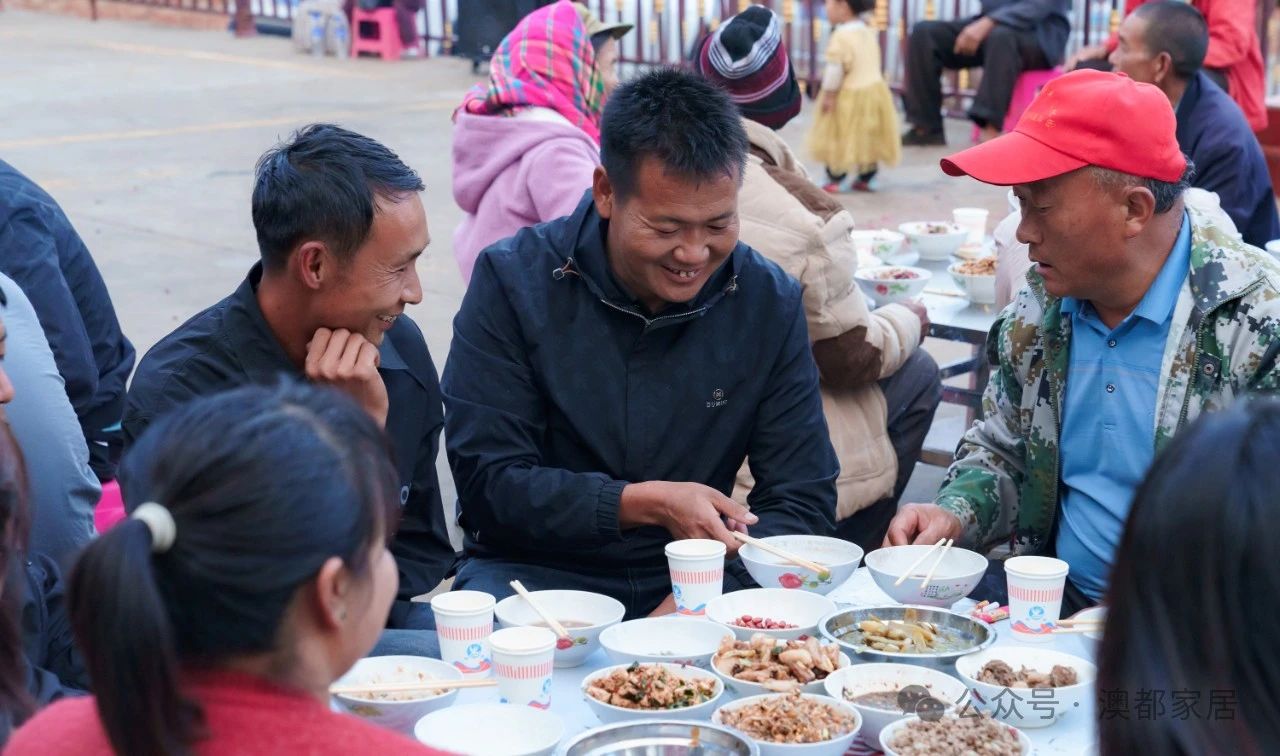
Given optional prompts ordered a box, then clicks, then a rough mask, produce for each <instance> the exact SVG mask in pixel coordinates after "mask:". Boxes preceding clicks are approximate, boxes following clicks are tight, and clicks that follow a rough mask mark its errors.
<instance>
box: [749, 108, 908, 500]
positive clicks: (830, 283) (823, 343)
mask: <svg viewBox="0 0 1280 756" xmlns="http://www.w3.org/2000/svg"><path fill="white" fill-rule="evenodd" d="M743 123H744V124H745V125H746V129H747V137H748V138H749V139H750V141H751V156H750V157H749V158H748V160H747V169H746V174H745V176H744V178H743V182H742V191H741V193H740V194H739V196H738V212H739V215H740V217H741V220H742V232H741V238H742V241H743V242H745V243H746V244H748V245H750V246H751V247H753V248H754V249H756V250H757V251H759V252H760V253H761V254H763V255H765V256H766V257H768V258H769V259H770V260H773V261H774V262H775V263H777V264H778V265H780V266H782V268H783V270H785V271H787V273H790V274H791V275H792V276H794V277H795V278H796V279H797V280H799V281H800V283H801V284H802V285H803V286H804V305H805V315H806V317H807V318H808V321H809V340H810V341H811V342H812V343H813V356H814V359H815V360H816V361H817V363H818V371H819V373H820V374H821V376H822V403H823V409H824V410H825V411H826V416H827V426H828V428H829V430H830V432H831V443H832V445H833V446H834V447H835V450H836V455H837V456H838V457H839V459H840V477H839V478H838V479H837V480H836V491H837V494H838V496H839V499H838V503H837V505H836V516H837V518H838V519H841V520H843V519H845V518H846V517H848V516H850V515H852V514H853V513H855V512H857V511H858V510H860V509H862V508H864V507H866V506H868V505H870V504H873V503H875V502H876V501H878V500H880V499H881V498H883V497H885V496H887V495H889V494H890V493H891V492H892V491H893V484H894V480H895V479H896V477H897V474H898V460H897V457H896V456H894V453H893V447H892V446H891V445H890V443H889V434H888V431H887V429H886V427H885V424H886V419H885V418H886V407H885V401H884V394H883V393H882V392H881V391H880V387H879V386H878V385H877V384H876V381H877V380H879V379H881V378H885V377H887V376H890V375H892V374H893V373H894V372H895V371H896V370H897V369H898V368H899V367H901V366H902V364H903V362H905V361H906V359H907V357H909V356H910V355H911V352H912V351H913V350H915V348H916V347H917V346H918V345H919V341H920V319H919V318H917V317H916V315H915V313H913V312H911V310H909V309H907V308H905V307H902V306H901V305H889V306H888V307H881V308H880V309H878V310H876V311H874V312H871V311H869V310H868V309H867V302H866V299H864V298H863V296H862V292H861V291H860V290H859V289H858V284H857V282H856V281H854V280H853V271H854V268H855V267H856V266H857V254H856V253H855V251H854V248H853V240H852V239H851V238H850V236H849V232H850V231H851V230H852V229H853V217H852V216H851V215H849V212H848V211H847V210H845V209H844V206H843V205H841V204H840V203H839V202H838V201H836V200H835V199H834V198H832V197H831V196H830V195H828V194H827V193H826V192H824V191H822V190H821V189H820V188H818V187H817V186H816V185H814V184H813V182H811V181H809V178H808V175H807V174H806V173H805V170H804V167H803V166H802V165H801V164H800V163H799V162H798V161H797V160H796V158H795V156H794V155H793V154H792V153H791V150H790V149H789V148H788V147H787V145H786V143H785V142H783V140H782V138H781V137H779V136H778V135H777V134H776V133H775V132H774V131H773V130H772V129H769V128H766V127H764V126H761V125H760V124H758V123H755V122H754V121H750V120H745V121H744V122H743ZM748 462H749V460H748ZM752 483H753V481H752V479H751V474H750V472H749V470H748V466H747V465H743V467H742V470H740V471H739V472H738V484H737V486H736V487H735V489H734V498H735V499H737V500H738V501H740V502H743V503H745V502H746V495H747V492H749V491H750V490H751V486H752Z"/></svg>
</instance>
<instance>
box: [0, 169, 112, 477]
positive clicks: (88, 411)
mask: <svg viewBox="0 0 1280 756" xmlns="http://www.w3.org/2000/svg"><path fill="white" fill-rule="evenodd" d="M0 273H4V274H5V275H7V276H8V277H9V278H12V279H13V280H14V281H15V282H17V284H18V286H19V287H21V288H22V290H23V292H24V293H25V294H26V296H27V298H28V299H30V300H31V304H32V305H33V306H34V307H35V311H36V314H37V315H38V316H39V317H40V324H41V325H42V326H43V328H44V332H45V337H46V338H47V339H48V343H49V347H50V348H51V349H52V350H53V357H54V359H55V360H56V361H57V365H58V372H59V374H61V375H62V379H63V381H65V382H66V388H65V391H66V394H67V397H68V398H69V399H70V400H71V407H72V409H74V410H75V413H76V418H77V419H78V421H79V423H80V428H81V432H82V434H83V435H84V439H85V443H86V445H87V446H88V449H89V464H90V467H91V468H92V469H93V472H94V474H95V475H97V477H98V480H99V481H104V482H105V481H108V480H112V479H114V478H115V469H116V462H117V461H118V460H119V459H120V451H121V449H122V448H123V439H122V437H121V435H120V418H121V415H122V414H123V412H124V396H125V383H126V381H128V380H129V373H131V372H133V363H134V357H135V355H134V351H133V345H132V344H130V343H129V340H128V339H127V338H125V335H124V334H123V333H122V332H121V331H120V322H119V321H118V320H117V319H116V311H115V308H114V307H113V306H112V304H111V295H110V294H109V293H108V292H107V286H106V284H105V283H103V281H102V275H101V274H100V273H98V267H97V266H96V265H95V264H94V262H93V257H92V256H90V254H89V249H88V248H87V247H86V246H85V244H84V241H83V240H82V239H81V238H80V235H79V234H77V233H76V230H75V228H74V227H73V226H72V225H71V221H70V220H69V219H68V218H67V216H66V213H64V212H63V211H62V208H61V207H59V206H58V203H57V202H56V201H54V199H53V197H50V196H49V194H48V193H47V192H45V191H44V190H43V189H41V188H40V187H39V186H37V185H36V183H35V182H34V181H32V180H31V179H29V178H27V177H26V176H24V175H23V174H22V173H21V172H19V171H18V169H16V168H14V167H13V166H11V165H9V164H8V163H6V162H4V161H2V160H0Z"/></svg>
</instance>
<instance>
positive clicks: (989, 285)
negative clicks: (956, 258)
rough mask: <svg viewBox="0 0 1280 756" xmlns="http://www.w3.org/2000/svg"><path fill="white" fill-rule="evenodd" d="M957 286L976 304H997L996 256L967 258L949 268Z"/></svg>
mask: <svg viewBox="0 0 1280 756" xmlns="http://www.w3.org/2000/svg"><path fill="white" fill-rule="evenodd" d="M947 272H948V273H950V274H951V278H952V279H954V280H955V282H956V286H959V287H960V290H961V291H963V292H964V295H965V296H966V297H968V298H969V301H970V302H973V303H974V304H995V301H996V258H994V257H979V258H977V259H976V260H965V261H963V262H958V263H955V264H954V265H952V266H951V267H949V268H947Z"/></svg>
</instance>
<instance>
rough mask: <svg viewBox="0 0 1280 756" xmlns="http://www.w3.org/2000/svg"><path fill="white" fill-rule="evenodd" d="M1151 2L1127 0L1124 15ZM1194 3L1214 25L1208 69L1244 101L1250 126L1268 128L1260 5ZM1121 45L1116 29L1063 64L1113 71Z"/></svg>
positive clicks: (1219, 0)
mask: <svg viewBox="0 0 1280 756" xmlns="http://www.w3.org/2000/svg"><path fill="white" fill-rule="evenodd" d="M1150 1H1151V0H1125V4H1124V13H1125V17H1126V18H1127V17H1128V16H1129V15H1131V14H1132V13H1133V12H1134V11H1135V10H1136V9H1137V8H1140V7H1142V5H1143V4H1145V3H1147V2H1150ZM1189 5H1190V6H1191V7H1193V8H1195V9H1196V10H1198V11H1200V13H1201V15H1203V16H1204V19H1205V23H1206V25H1207V26H1208V27H1209V49H1208V50H1207V51H1206V52H1205V58H1204V72H1205V74H1206V75H1207V76H1208V77H1209V78H1210V79H1212V80H1213V82H1214V83H1215V84H1217V85H1218V86H1219V87H1221V88H1222V89H1223V91H1225V92H1227V93H1228V94H1229V95H1231V99H1233V100H1235V102H1236V104H1237V105H1239V106H1240V110H1242V111H1243V112H1244V116H1245V120H1246V121H1248V122H1249V128H1250V129H1252V130H1253V131H1255V132H1257V131H1262V130H1263V129H1265V128H1266V127H1267V105H1266V102H1265V98H1266V92H1267V87H1266V73H1265V69H1264V68H1263V63H1262V45H1261V43H1260V42H1259V41H1258V4H1257V3H1255V2H1253V1H1252V0H1190V2H1189ZM1117 31H1118V30H1117ZM1119 44H1120V37H1119V34H1118V33H1117V34H1112V35H1111V36H1110V37H1109V38H1108V39H1107V41H1106V42H1104V43H1103V44H1100V45H1088V46H1085V47H1082V48H1080V49H1079V50H1077V51H1076V52H1074V53H1072V55H1071V57H1070V58H1068V59H1067V62H1066V64H1065V65H1064V68H1065V69H1066V70H1068V71H1071V70H1074V69H1076V68H1097V69H1100V70H1103V71H1110V70H1112V63H1111V62H1110V61H1108V60H1107V57H1108V56H1109V55H1110V54H1111V53H1112V52H1114V51H1115V49H1116V47H1117V46H1119Z"/></svg>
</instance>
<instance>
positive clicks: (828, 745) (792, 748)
mask: <svg viewBox="0 0 1280 756" xmlns="http://www.w3.org/2000/svg"><path fill="white" fill-rule="evenodd" d="M778 695H779V694H777V693H773V694H770V695H764V696H751V697H750V698H742V699H739V700H737V701H734V702H733V703H727V704H725V705H724V706H721V707H720V708H719V709H716V713H715V714H713V715H712V716H711V721H712V722H714V723H715V724H718V725H723V726H726V727H729V726H731V725H725V724H724V720H723V715H724V712H725V711H732V710H734V709H737V708H740V707H742V706H750V705H751V704H755V703H759V702H760V701H764V700H767V699H770V698H776V697H777V696H778ZM804 697H805V698H806V699H807V700H810V701H816V702H818V703H823V704H826V705H828V706H830V707H832V708H835V709H840V710H842V711H844V712H846V713H848V714H849V715H850V716H852V717H853V727H852V729H850V730H849V732H847V733H845V734H844V735H841V736H840V737H837V738H832V739H831V740H824V741H822V742H820V743H771V742H769V741H767V740H760V739H758V738H751V739H752V740H753V741H754V742H755V744H756V745H757V746H758V747H759V748H760V756H841V754H843V753H844V752H845V751H847V750H849V746H850V745H851V744H852V743H853V739H854V738H856V737H858V729H859V728H860V727H861V726H862V715H861V714H859V713H858V710H857V709H855V708H854V707H852V706H850V705H849V704H847V703H845V702H843V701H837V700H835V699H832V698H827V697H826V696H816V695H809V694H805V696H804ZM739 732H741V730H739ZM742 734H744V735H746V736H747V737H749V738H750V737H751V735H750V734H749V733H746V732H743V733H742Z"/></svg>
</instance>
